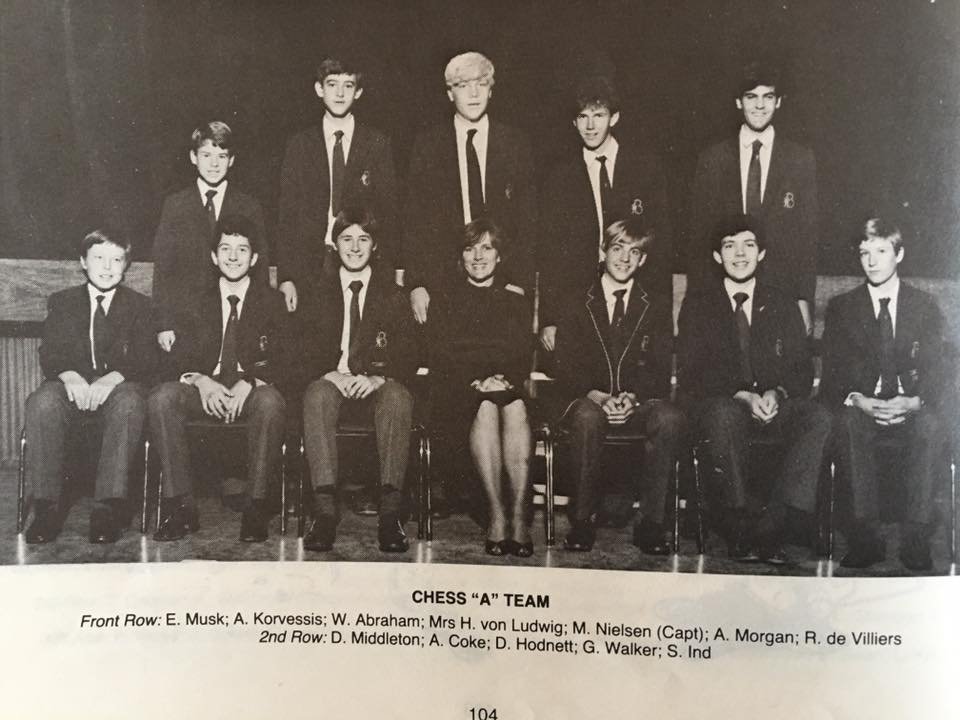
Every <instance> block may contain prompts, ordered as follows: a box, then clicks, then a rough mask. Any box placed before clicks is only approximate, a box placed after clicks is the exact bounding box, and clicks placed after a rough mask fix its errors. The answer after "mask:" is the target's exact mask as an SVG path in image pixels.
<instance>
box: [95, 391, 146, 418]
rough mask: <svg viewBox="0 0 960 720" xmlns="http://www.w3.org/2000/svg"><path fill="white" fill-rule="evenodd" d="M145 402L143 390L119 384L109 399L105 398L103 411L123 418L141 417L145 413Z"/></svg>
mask: <svg viewBox="0 0 960 720" xmlns="http://www.w3.org/2000/svg"><path fill="white" fill-rule="evenodd" d="M146 409H147V402H146V400H145V399H144V397H143V390H142V389H141V388H140V387H139V386H138V385H134V384H132V383H125V382H123V383H120V384H119V385H117V386H116V387H115V388H114V389H113V392H111V393H110V397H108V398H107V402H106V405H105V410H106V411H107V412H110V413H117V414H119V415H123V416H125V417H141V418H142V417H143V416H144V414H145V413H146Z"/></svg>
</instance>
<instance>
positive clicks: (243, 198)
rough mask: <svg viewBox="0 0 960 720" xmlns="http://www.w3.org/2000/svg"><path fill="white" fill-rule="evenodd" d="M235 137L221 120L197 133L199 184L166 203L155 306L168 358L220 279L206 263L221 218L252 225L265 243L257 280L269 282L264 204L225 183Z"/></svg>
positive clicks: (193, 154) (157, 249)
mask: <svg viewBox="0 0 960 720" xmlns="http://www.w3.org/2000/svg"><path fill="white" fill-rule="evenodd" d="M232 135H233V133H232V131H231V130H230V126H229V125H227V124H226V123H225V122H220V121H219V120H214V121H212V122H208V123H205V124H204V125H201V126H200V127H198V128H197V129H196V130H194V131H193V135H192V136H191V138H190V139H191V142H192V144H193V147H192V148H191V150H190V162H191V163H192V164H193V166H194V167H195V168H196V169H197V178H196V181H195V183H191V184H190V187H187V188H184V189H183V190H181V191H179V192H176V193H174V194H173V195H170V196H169V197H168V198H167V199H166V200H165V201H164V203H163V212H162V213H161V214H160V225H159V226H158V227H157V235H156V238H155V239H154V243H153V305H154V313H155V322H156V332H157V342H158V343H159V344H160V347H161V348H163V349H164V350H165V351H167V352H170V350H171V348H173V345H174V343H175V342H176V339H177V333H178V332H182V331H183V329H184V327H185V326H187V325H188V324H190V323H191V322H192V321H193V320H192V318H191V313H192V312H193V310H194V308H195V307H196V306H197V302H198V300H199V299H200V297H201V296H202V295H203V294H204V293H205V292H206V290H207V289H208V288H209V286H210V281H211V280H212V279H213V278H215V277H216V273H215V272H214V268H212V267H211V266H210V263H209V260H208V258H209V252H210V243H211V242H213V241H214V235H215V232H216V226H217V221H218V219H219V218H220V217H221V215H239V216H242V217H245V218H247V219H248V220H249V221H250V222H251V223H252V225H253V228H254V230H253V232H255V233H256V234H257V238H258V239H259V242H260V243H261V252H260V258H261V262H260V265H259V267H258V269H257V270H256V271H255V276H256V277H257V278H260V279H262V280H263V281H264V282H265V281H266V278H267V268H268V265H269V262H268V258H267V253H266V249H265V245H266V233H265V232H264V226H263V211H262V210H261V208H260V203H259V202H257V200H256V199H255V198H253V197H251V196H250V195H247V194H245V193H243V192H241V191H240V190H237V189H236V188H235V187H233V185H231V184H230V182H229V181H228V180H227V175H228V173H229V171H230V168H231V167H233V163H234V161H235V160H236V153H235V152H234V148H233V137H232Z"/></svg>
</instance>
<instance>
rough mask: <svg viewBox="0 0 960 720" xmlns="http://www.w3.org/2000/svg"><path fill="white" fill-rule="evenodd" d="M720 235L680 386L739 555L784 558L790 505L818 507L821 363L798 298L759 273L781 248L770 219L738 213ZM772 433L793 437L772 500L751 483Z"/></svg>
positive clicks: (684, 324) (681, 356)
mask: <svg viewBox="0 0 960 720" xmlns="http://www.w3.org/2000/svg"><path fill="white" fill-rule="evenodd" d="M715 238H716V240H715V246H714V250H713V259H714V262H716V263H717V265H719V266H720V267H721V268H722V269H723V274H724V277H723V279H722V280H711V281H708V282H706V283H705V284H704V285H703V286H701V287H700V288H699V290H697V291H694V292H693V293H692V294H689V295H687V297H686V298H685V299H684V301H683V306H682V308H681V310H680V318H679V333H680V334H679V351H678V388H679V391H680V393H681V395H682V398H683V400H684V401H685V406H686V407H689V408H690V413H691V418H692V420H693V421H694V422H695V427H696V433H697V438H698V440H699V442H700V444H701V446H702V447H703V448H704V450H705V451H706V454H707V455H708V456H709V458H710V462H709V463H706V462H704V463H701V467H710V468H714V469H715V470H714V471H713V472H711V473H709V475H708V482H710V483H711V487H709V488H708V489H709V490H712V491H713V493H714V494H715V495H716V496H717V498H718V500H719V504H720V506H721V508H722V510H723V519H724V520H725V521H726V522H725V523H724V524H725V525H726V530H727V537H728V541H729V546H730V556H731V557H732V558H734V559H736V560H741V561H753V560H758V559H759V560H763V561H765V562H768V563H771V564H783V563H785V562H786V561H787V558H786V555H785V553H784V551H783V548H782V533H783V525H784V522H785V521H786V519H787V511H788V509H789V510H791V511H792V512H794V513H796V512H798V511H799V512H804V513H811V512H812V511H813V509H814V504H815V500H816V491H817V482H818V479H819V474H820V465H821V461H822V457H823V450H824V445H825V443H826V441H827V437H828V436H829V433H830V425H831V420H830V414H829V413H827V412H824V408H823V407H821V406H820V405H819V404H818V403H816V402H814V401H812V400H811V399H810V398H809V396H810V390H811V387H812V384H813V365H812V360H811V356H810V350H809V347H808V341H807V335H806V330H805V328H804V324H803V318H802V317H801V315H800V310H799V308H798V307H797V304H796V302H795V299H794V298H792V297H790V296H788V295H785V294H784V293H782V292H780V291H779V290H778V289H777V288H775V287H773V286H771V285H770V284H769V283H768V282H767V281H766V280H765V279H764V278H763V277H761V276H760V274H759V271H758V266H759V265H760V263H761V261H762V262H767V261H766V260H765V257H766V256H767V254H768V253H772V252H775V250H776V248H768V246H767V243H766V242H765V237H764V234H763V232H762V230H761V226H760V223H759V222H758V221H757V220H755V219H754V218H751V217H749V216H745V215H734V216H732V217H730V218H727V219H725V220H724V221H722V222H721V223H719V224H718V226H717V229H716V231H715ZM763 433H766V434H770V433H775V434H776V435H777V436H778V437H781V438H782V439H783V441H784V443H785V447H786V455H785V458H784V461H783V464H782V466H781V469H780V473H779V475H778V477H777V478H776V480H775V482H774V485H773V489H772V491H771V494H770V498H769V500H768V501H767V502H766V503H765V504H763V503H762V502H761V501H760V500H758V499H755V498H753V497H751V493H750V492H749V488H748V487H747V480H748V477H749V471H748V462H749V450H750V448H749V439H750V437H751V436H752V435H754V434H763ZM757 505H760V506H761V510H760V512H759V515H757V513H756V512H755V510H756V507H757ZM801 517H802V516H801Z"/></svg>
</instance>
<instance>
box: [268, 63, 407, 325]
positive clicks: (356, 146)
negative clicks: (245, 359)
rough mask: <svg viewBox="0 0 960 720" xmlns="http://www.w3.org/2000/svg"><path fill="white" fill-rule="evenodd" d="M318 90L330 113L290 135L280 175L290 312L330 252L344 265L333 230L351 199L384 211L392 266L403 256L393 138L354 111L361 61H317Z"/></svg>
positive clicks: (284, 284) (280, 246)
mask: <svg viewBox="0 0 960 720" xmlns="http://www.w3.org/2000/svg"><path fill="white" fill-rule="evenodd" d="M313 89H314V92H315V93H316V94H317V97H319V98H320V100H321V101H322V102H323V107H324V113H323V120H322V121H321V122H320V124H319V125H314V126H313V127H310V128H308V129H306V130H304V131H303V132H301V133H298V134H296V135H294V136H293V137H292V138H291V139H290V142H289V143H288V144H287V151H286V154H285V155H284V158H283V167H282V169H281V174H280V225H279V230H278V233H277V279H278V281H279V283H280V284H279V288H280V291H281V292H282V293H283V295H284V299H285V301H286V305H287V310H288V311H290V312H293V311H295V310H296V309H297V306H298V304H299V302H300V298H301V296H303V295H305V294H308V293H307V287H306V286H307V284H308V283H310V282H312V281H314V280H315V279H316V278H317V277H319V276H320V271H321V269H322V268H323V266H324V264H325V262H326V259H327V257H328V256H329V257H330V258H331V269H335V268H336V266H337V264H338V262H337V260H336V257H335V256H336V248H335V245H336V243H335V240H336V238H334V237H333V236H332V234H331V229H332V227H333V219H334V218H335V217H336V215H337V213H339V212H340V210H341V209H342V208H343V207H344V206H345V205H350V204H356V203H360V204H363V205H364V206H366V207H369V208H371V209H372V210H373V211H374V212H376V213H377V217H378V218H380V226H381V231H380V233H381V239H382V241H381V255H384V256H385V261H386V263H388V264H391V265H393V264H396V262H397V255H398V245H399V238H398V237H397V221H396V215H397V184H396V175H395V173H394V168H393V151H392V150H391V148H390V140H389V139H388V138H387V137H386V136H385V135H383V134H382V133H381V132H379V131H378V130H376V129H375V128H372V127H370V126H369V125H366V124H365V123H362V122H359V121H357V120H356V118H355V117H354V114H353V107H354V103H355V102H356V101H357V100H359V99H360V96H361V95H363V75H362V74H361V73H360V71H359V69H358V68H356V67H355V66H353V65H350V64H348V63H346V62H344V61H341V60H337V59H333V58H328V59H326V60H324V61H323V62H322V63H320V65H319V67H318V68H317V75H316V81H315V82H314V84H313Z"/></svg>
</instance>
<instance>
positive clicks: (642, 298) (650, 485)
mask: <svg viewBox="0 0 960 720" xmlns="http://www.w3.org/2000/svg"><path fill="white" fill-rule="evenodd" d="M652 242H653V232H652V230H651V229H650V228H649V227H648V226H646V225H645V224H644V223H643V222H642V221H641V219H640V218H639V217H630V218H628V219H627V220H620V221H616V222H614V223H612V224H611V225H610V226H609V227H608V228H607V230H606V232H605V233H604V242H603V253H604V259H603V272H602V274H601V275H600V277H599V278H598V279H597V280H596V281H595V282H594V284H593V285H592V286H591V287H590V288H589V289H588V290H587V291H586V292H585V294H584V295H581V296H579V297H577V298H576V299H575V300H573V301H572V302H571V303H570V305H569V307H568V308H567V310H566V311H565V312H564V313H563V314H562V316H561V320H560V322H559V324H558V327H557V335H556V342H557V350H556V353H557V380H558V382H559V384H560V386H561V388H562V390H563V392H564V396H565V399H566V400H567V401H568V403H569V404H568V405H567V407H566V409H565V410H564V412H563V415H562V419H561V422H562V423H563V424H564V425H565V426H566V428H567V429H568V431H569V434H570V442H571V445H572V456H573V463H574V470H573V475H574V478H575V482H576V491H575V496H574V517H573V519H572V527H571V530H570V533H569V535H567V538H566V541H565V543H564V545H565V547H566V548H567V549H568V550H579V551H586V550H590V549H591V548H592V547H593V542H594V538H595V521H596V515H597V505H598V502H597V501H598V497H597V485H598V483H599V482H600V453H601V452H602V449H603V440H604V437H605V436H606V434H607V433H608V432H610V431H615V430H616V428H617V427H624V428H630V429H634V428H635V429H639V430H642V431H643V432H644V433H645V435H646V439H645V440H644V463H643V467H644V482H643V488H642V493H641V501H640V511H639V513H638V515H637V521H636V524H635V525H634V529H633V542H634V544H635V545H636V546H637V547H639V548H640V549H641V550H642V551H643V552H645V553H647V554H650V555H666V554H667V552H668V551H669V545H668V543H667V539H666V533H665V532H664V527H663V516H664V502H665V498H666V493H667V486H668V480H669V477H670V471H671V469H672V468H673V464H674V460H675V459H676V451H677V443H678V442H679V440H680V436H681V432H682V426H683V416H682V415H681V413H680V411H679V410H677V408H676V407H674V405H673V404H671V403H670V402H669V401H668V400H667V398H669V396H670V357H671V347H672V344H673V333H672V328H671V327H670V325H671V323H670V313H669V312H660V308H659V307H657V306H658V305H661V304H666V305H667V307H668V308H669V302H670V300H669V299H668V296H667V297H662V296H655V295H652V294H648V293H647V292H646V290H645V289H644V288H643V287H641V286H640V283H639V282H638V281H637V278H636V275H637V271H638V270H639V268H640V267H641V266H642V265H643V264H644V262H645V261H646V259H647V255H648V251H649V249H650V245H651V243H652Z"/></svg>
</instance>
